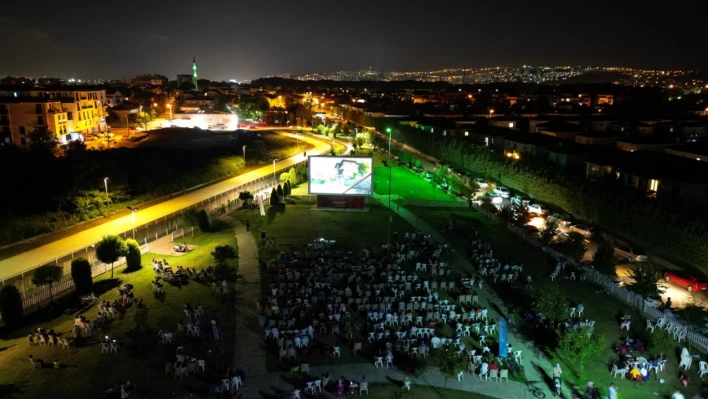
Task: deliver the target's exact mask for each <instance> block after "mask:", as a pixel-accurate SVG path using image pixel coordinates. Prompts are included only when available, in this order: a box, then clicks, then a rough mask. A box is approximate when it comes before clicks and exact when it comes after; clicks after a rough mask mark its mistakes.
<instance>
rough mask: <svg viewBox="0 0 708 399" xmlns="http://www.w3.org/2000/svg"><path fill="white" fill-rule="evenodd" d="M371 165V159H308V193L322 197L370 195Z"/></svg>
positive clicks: (372, 162) (371, 192) (371, 186)
mask: <svg viewBox="0 0 708 399" xmlns="http://www.w3.org/2000/svg"><path fill="white" fill-rule="evenodd" d="M373 165H374V159H373V158H371V157H329V156H314V157H310V158H309V167H308V171H309V174H310V181H309V188H308V191H309V192H310V194H322V195H327V194H328V195H358V196H367V195H372V194H373V169H374V168H373Z"/></svg>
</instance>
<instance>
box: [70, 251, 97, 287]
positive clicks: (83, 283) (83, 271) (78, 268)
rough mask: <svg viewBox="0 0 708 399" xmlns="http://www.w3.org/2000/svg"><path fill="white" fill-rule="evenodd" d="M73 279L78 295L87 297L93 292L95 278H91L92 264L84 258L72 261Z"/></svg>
mask: <svg viewBox="0 0 708 399" xmlns="http://www.w3.org/2000/svg"><path fill="white" fill-rule="evenodd" d="M71 279H72V280H74V287H75V288H76V293H77V294H79V295H86V294H88V293H90V292H91V291H92V290H93V277H92V276H91V264H90V263H89V261H87V260H86V259H84V258H76V259H74V260H72V261H71Z"/></svg>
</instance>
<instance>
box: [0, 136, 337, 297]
mask: <svg viewBox="0 0 708 399" xmlns="http://www.w3.org/2000/svg"><path fill="white" fill-rule="evenodd" d="M301 134H303V135H306V136H309V137H312V138H313V139H316V140H319V141H324V142H326V143H330V142H331V140H330V139H327V138H325V137H322V136H320V135H314V134H310V133H304V132H303V133H301ZM337 141H338V142H339V140H337ZM340 144H342V145H345V146H348V144H347V143H344V142H340ZM327 152H329V151H324V152H321V153H320V154H325V153H327ZM303 164H305V165H306V164H307V160H304V161H301V162H298V163H295V164H293V165H291V166H288V167H286V168H281V169H278V170H276V171H275V172H274V173H275V176H276V179H277V177H278V176H280V174H281V173H283V172H285V171H286V170H289V169H290V168H291V167H299V166H300V165H303ZM273 179H274V178H273V176H271V175H270V174H268V175H266V176H263V177H260V178H258V179H256V180H253V181H251V182H249V183H246V184H242V185H239V186H237V187H234V188H232V189H230V190H227V191H225V192H222V193H221V194H217V195H215V196H212V197H210V198H207V199H205V200H202V201H199V202H198V203H195V204H192V205H190V206H188V207H185V208H183V209H180V210H179V211H176V212H173V213H171V214H169V215H167V216H164V217H162V218H160V219H157V220H154V221H152V222H148V223H145V224H143V225H140V226H137V227H136V228H135V233H134V234H133V229H132V228H131V229H130V230H128V231H125V232H123V233H121V234H119V235H120V236H122V237H123V238H129V237H135V238H136V239H137V241H138V242H141V243H143V245H142V247H141V248H145V251H147V249H148V244H149V243H150V242H153V241H155V240H158V239H160V238H162V237H164V236H166V235H169V234H172V233H174V232H178V231H180V230H181V233H178V234H182V236H183V235H184V234H185V229H184V228H183V227H182V226H180V223H179V222H180V220H179V219H180V218H181V215H182V214H183V213H184V212H185V211H188V210H190V209H198V208H202V207H203V208H205V210H207V212H211V213H216V212H218V210H219V209H220V208H221V207H222V206H226V205H227V204H229V203H230V202H231V201H234V200H236V199H237V198H238V195H239V193H241V192H243V191H250V192H252V193H258V192H261V191H265V194H263V196H264V200H267V198H268V195H269V190H271V189H272V188H273V187H275V186H276V185H277V184H278V182H277V181H274V180H273ZM201 186H202V185H200V186H198V187H201ZM190 191H191V190H190ZM307 197H310V196H307ZM313 197H314V196H313ZM164 225H166V226H167V227H164V229H163V226H164ZM189 232H190V233H191V230H190V231H189ZM175 238H178V237H174V236H173V240H174V239H175ZM94 247H95V244H93V245H88V246H86V247H84V248H82V249H79V250H75V251H72V252H68V253H66V254H64V255H62V256H59V257H57V258H55V259H54V261H52V262H47V263H43V264H38V265H36V266H34V267H32V268H30V269H26V270H24V271H22V272H21V273H18V274H15V275H13V276H9V277H5V278H3V279H2V285H5V284H7V283H16V281H17V280H20V281H23V283H24V284H26V285H29V286H30V287H31V283H29V282H28V281H25V280H29V277H30V274H31V273H32V271H33V270H34V269H36V268H38V267H41V266H44V265H63V266H64V269H65V275H67V277H64V278H63V279H62V280H61V281H59V282H58V283H57V284H55V285H54V286H53V287H52V295H53V296H59V295H62V294H64V293H66V292H68V291H70V290H71V289H73V287H74V283H73V281H72V280H71V276H69V275H68V273H66V272H67V271H69V270H70V264H71V261H72V260H73V259H74V258H76V257H84V258H86V259H87V260H89V262H90V263H91V264H92V275H93V277H96V276H98V275H101V274H103V273H105V272H107V271H109V270H110V265H105V264H103V263H101V262H100V261H98V260H97V259H96V258H95V253H94ZM123 264H125V259H123V258H121V259H120V260H119V261H117V262H115V263H114V264H113V267H114V268H115V267H118V266H121V265H123ZM16 285H17V284H16ZM18 288H19V289H20V291H21V292H22V293H23V304H24V305H25V308H31V307H34V306H37V305H40V304H42V303H44V302H46V301H48V300H49V298H50V293H49V289H48V288H45V287H40V288H34V289H33V288H29V289H27V290H24V289H23V286H20V287H18Z"/></svg>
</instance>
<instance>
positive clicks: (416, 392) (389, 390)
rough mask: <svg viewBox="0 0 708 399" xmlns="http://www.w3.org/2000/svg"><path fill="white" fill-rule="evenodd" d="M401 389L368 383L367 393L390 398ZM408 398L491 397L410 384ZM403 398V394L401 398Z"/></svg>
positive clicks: (474, 398)
mask: <svg viewBox="0 0 708 399" xmlns="http://www.w3.org/2000/svg"><path fill="white" fill-rule="evenodd" d="M400 391H401V387H399V386H397V385H394V384H378V383H377V384H369V395H370V396H371V399H391V398H392V397H393V396H392V395H394V394H396V393H398V392H400ZM410 394H411V396H410V399H422V398H425V399H434V398H445V399H491V398H490V397H489V396H486V395H482V394H478V393H474V392H469V391H458V390H455V389H447V390H446V389H442V388H436V387H430V386H426V385H412V386H411V390H410ZM403 398H405V396H403V397H402V398H401V399H403Z"/></svg>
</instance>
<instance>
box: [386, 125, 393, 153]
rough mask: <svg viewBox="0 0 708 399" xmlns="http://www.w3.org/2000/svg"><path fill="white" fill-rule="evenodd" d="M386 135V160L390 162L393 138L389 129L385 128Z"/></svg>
mask: <svg viewBox="0 0 708 399" xmlns="http://www.w3.org/2000/svg"><path fill="white" fill-rule="evenodd" d="M386 133H388V159H389V160H391V137H393V135H392V134H391V128H390V127H387V128H386Z"/></svg>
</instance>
